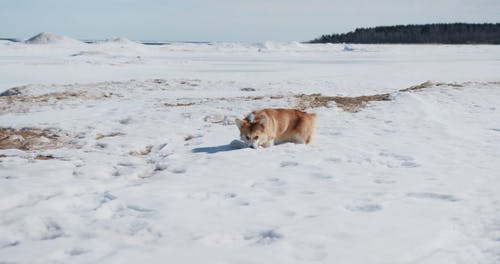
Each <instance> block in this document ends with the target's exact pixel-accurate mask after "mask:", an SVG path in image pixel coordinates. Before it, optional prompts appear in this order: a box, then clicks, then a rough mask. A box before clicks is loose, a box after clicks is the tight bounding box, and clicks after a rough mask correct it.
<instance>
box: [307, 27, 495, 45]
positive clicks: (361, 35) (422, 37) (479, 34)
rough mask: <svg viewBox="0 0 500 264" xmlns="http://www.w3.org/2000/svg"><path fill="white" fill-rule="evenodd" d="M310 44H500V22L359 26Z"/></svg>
mask: <svg viewBox="0 0 500 264" xmlns="http://www.w3.org/2000/svg"><path fill="white" fill-rule="evenodd" d="M309 43H361V44H383V43H394V44H398V43H399V44H414V43H415V44H419V43H437V44H500V23H496V24H488V23H484V24H468V23H453V24H425V25H397V26H381V27H374V28H357V29H356V30H355V31H351V32H348V33H343V34H331V35H323V36H321V37H319V38H317V39H314V40H312V41H310V42H309Z"/></svg>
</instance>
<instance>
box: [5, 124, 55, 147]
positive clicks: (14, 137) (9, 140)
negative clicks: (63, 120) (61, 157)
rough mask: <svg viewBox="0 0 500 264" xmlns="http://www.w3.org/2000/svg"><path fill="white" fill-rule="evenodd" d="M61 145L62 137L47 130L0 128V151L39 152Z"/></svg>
mask: <svg viewBox="0 0 500 264" xmlns="http://www.w3.org/2000/svg"><path fill="white" fill-rule="evenodd" d="M63 145H64V142H63V137H61V136H60V135H58V134H57V133H55V132H54V131H52V130H49V129H46V130H41V129H37V128H22V129H13V128H0V149H20V150H41V149H54V148H59V147H62V146H63Z"/></svg>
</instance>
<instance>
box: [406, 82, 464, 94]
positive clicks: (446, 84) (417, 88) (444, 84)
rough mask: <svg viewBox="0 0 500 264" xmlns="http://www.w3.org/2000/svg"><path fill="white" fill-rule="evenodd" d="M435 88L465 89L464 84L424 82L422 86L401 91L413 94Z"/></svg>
mask: <svg viewBox="0 0 500 264" xmlns="http://www.w3.org/2000/svg"><path fill="white" fill-rule="evenodd" d="M433 86H450V87H455V88H459V87H464V84H460V83H444V82H437V83H435V82H431V81H426V82H423V83H421V84H418V85H414V86H411V87H408V88H405V89H401V90H399V91H400V92H412V91H418V90H422V89H427V88H430V87H433Z"/></svg>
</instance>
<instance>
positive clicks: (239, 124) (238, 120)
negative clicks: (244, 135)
mask: <svg viewBox="0 0 500 264" xmlns="http://www.w3.org/2000/svg"><path fill="white" fill-rule="evenodd" d="M234 122H235V123H236V126H237V127H238V129H240V130H241V127H242V126H243V123H244V122H245V121H243V120H241V119H239V118H236V119H235V120H234Z"/></svg>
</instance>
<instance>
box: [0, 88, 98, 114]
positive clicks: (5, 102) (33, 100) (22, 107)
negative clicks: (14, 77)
mask: <svg viewBox="0 0 500 264" xmlns="http://www.w3.org/2000/svg"><path fill="white" fill-rule="evenodd" d="M15 88H16V87H14V88H11V89H9V90H7V91H6V92H4V93H3V94H6V95H3V96H0V105H1V106H0V114H3V113H8V112H27V111H29V110H30V108H31V107H33V106H37V105H38V106H39V105H49V104H52V103H55V102H58V101H64V100H75V99H80V98H86V99H92V98H96V97H95V96H89V95H88V94H86V93H85V92H82V91H80V92H70V91H65V92H53V93H46V94H41V95H23V94H21V93H19V92H17V90H16V89H15Z"/></svg>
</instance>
